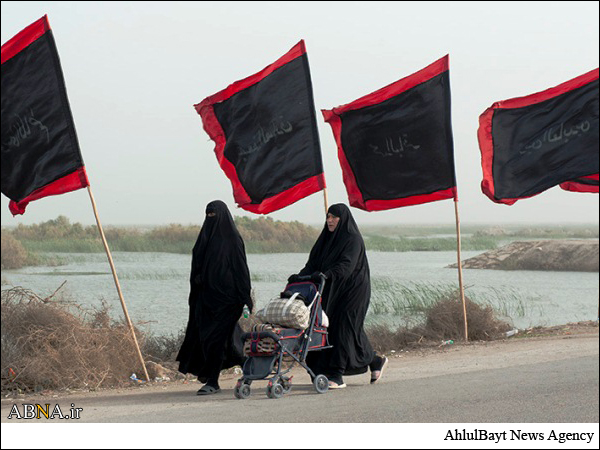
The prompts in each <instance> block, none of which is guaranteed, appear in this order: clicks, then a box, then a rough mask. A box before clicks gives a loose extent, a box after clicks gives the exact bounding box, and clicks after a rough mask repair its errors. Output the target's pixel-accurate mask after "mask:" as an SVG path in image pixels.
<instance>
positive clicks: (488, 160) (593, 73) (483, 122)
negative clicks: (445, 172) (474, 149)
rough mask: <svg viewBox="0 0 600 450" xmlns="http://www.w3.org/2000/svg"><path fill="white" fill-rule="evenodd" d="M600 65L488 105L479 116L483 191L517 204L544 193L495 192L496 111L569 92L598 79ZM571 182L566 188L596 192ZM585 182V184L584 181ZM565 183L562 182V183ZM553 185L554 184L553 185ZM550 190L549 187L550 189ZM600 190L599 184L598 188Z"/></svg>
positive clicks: (503, 201) (533, 102) (496, 200)
mask: <svg viewBox="0 0 600 450" xmlns="http://www.w3.org/2000/svg"><path fill="white" fill-rule="evenodd" d="M598 75H599V69H594V70H590V71H589V72H587V73H584V74H583V75H580V76H578V77H576V78H573V79H572V80H569V81H566V82H564V83H562V84H559V85H558V86H555V87H553V88H550V89H546V90H545V91H542V92H536V93H534V94H531V95H527V96H525V97H516V98H512V99H508V100H502V101H499V102H495V103H494V104H492V106H490V107H489V108H488V109H486V110H485V111H484V112H483V114H481V115H480V116H479V129H478V130H477V138H478V140H479V149H480V151H481V167H482V171H483V180H482V181H481V191H482V192H483V193H484V194H485V195H486V196H487V197H488V198H489V199H490V200H492V201H493V202H495V203H501V204H505V205H513V204H514V203H516V202H517V201H518V200H522V199H526V198H532V197H535V196H536V195H539V194H541V193H542V192H544V191H542V192H538V193H537V194H534V195H531V196H528V197H519V198H503V199H498V198H496V196H495V187H494V177H493V166H494V140H493V137H492V119H493V117H494V112H495V111H496V110H497V109H515V108H523V107H527V106H531V105H535V104H537V103H541V102H544V101H546V100H550V99H552V98H554V97H557V96H559V95H562V94H566V93H567V92H570V91H573V90H575V89H578V88H580V87H582V86H585V85H586V84H589V83H591V82H593V81H595V80H597V79H598ZM567 183H569V187H571V188H574V189H565V188H563V189H565V190H573V191H575V192H593V191H587V190H581V189H583V188H581V189H577V187H576V186H575V184H577V185H580V184H579V183H575V184H574V182H572V181H571V182H565V183H563V184H567ZM580 186H585V185H580ZM561 187H562V184H561ZM550 189H551V188H550ZM546 190H547V189H546ZM595 192H597V187H596V191H595Z"/></svg>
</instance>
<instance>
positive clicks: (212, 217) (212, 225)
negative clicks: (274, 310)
mask: <svg viewBox="0 0 600 450" xmlns="http://www.w3.org/2000/svg"><path fill="white" fill-rule="evenodd" d="M250 289H251V288H250V273H249V271H248V264H247V262H246V252H245V248H244V241H243V240H242V237H241V236H240V233H239V232H238V230H237V229H236V227H235V223H234V221H233V217H232V216H231V213H230V212H229V210H228V209H227V206H226V205H225V203H223V202H221V201H214V202H211V203H209V204H208V206H207V207H206V219H205V221H204V225H203V226H202V230H201V231H200V235H199V236H198V240H197V241H196V245H194V250H193V256H192V271H191V275H190V296H189V306H190V313H189V321H188V326H187V330H186V334H185V339H184V341H183V345H182V346H181V350H180V351H179V354H178V355H177V361H179V362H180V364H179V371H180V372H182V373H192V374H194V375H196V376H198V379H199V380H200V381H201V382H204V383H206V386H203V387H202V389H200V391H198V394H212V393H214V392H218V391H219V384H218V378H219V372H220V371H221V370H223V369H227V368H230V367H233V366H236V365H241V364H242V363H243V361H244V358H243V352H242V342H241V329H240V327H239V325H238V324H237V322H238V319H239V318H240V316H241V314H242V310H243V307H244V304H246V305H248V307H249V308H250V310H252V306H253V305H252V299H251V296H250Z"/></svg>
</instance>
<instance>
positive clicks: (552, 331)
mask: <svg viewBox="0 0 600 450" xmlns="http://www.w3.org/2000/svg"><path fill="white" fill-rule="evenodd" d="M598 335H599V328H598V321H585V322H577V323H568V324H565V325H557V326H551V327H534V328H530V329H526V330H519V332H518V333H517V334H515V335H513V336H511V337H508V338H505V339H500V340H495V341H472V342H468V343H465V342H458V341H457V342H454V343H452V344H442V343H439V344H437V343H436V344H434V343H427V344H423V345H420V346H415V347H412V348H410V349H402V350H397V351H391V352H389V353H388V354H387V356H388V357H389V358H390V369H389V370H394V367H396V366H397V365H398V363H401V366H402V367H403V368H404V369H406V368H407V367H413V368H414V369H418V367H420V365H421V362H422V360H423V358H426V359H427V361H428V364H427V367H428V369H427V370H425V371H423V373H421V371H420V369H419V370H417V371H415V372H412V373H410V374H409V372H404V370H402V371H403V372H404V374H403V375H404V376H406V375H410V376H411V377H415V378H419V377H420V376H427V373H428V370H429V369H431V368H433V367H437V366H440V367H442V366H445V367H446V368H447V371H448V373H452V368H451V366H452V365H453V364H451V365H450V366H447V364H448V362H449V361H450V360H452V361H454V363H456V364H459V365H458V366H457V370H458V367H459V366H460V367H464V366H466V365H468V360H469V359H473V358H482V357H487V355H493V354H494V353H497V354H498V355H497V356H498V357H497V358H493V359H492V358H490V362H489V363H490V364H494V365H497V364H499V362H497V361H502V359H503V355H505V354H511V355H516V354H517V353H518V352H520V351H521V350H523V349H526V352H525V355H527V354H529V352H535V349H536V347H540V348H541V347H543V348H544V353H545V354H546V356H544V360H548V361H550V360H552V359H553V358H555V357H556V358H560V355H559V354H560V353H561V352H564V351H565V350H564V339H571V338H574V339H575V340H576V339H577V338H590V337H592V338H593V337H594V336H596V337H597V336H598ZM554 347H556V350H553V348H554ZM553 353H555V354H553ZM525 358H527V356H526V357H525ZM458 361H460V363H458ZM441 370H443V369H441ZM295 374H296V376H297V378H300V379H304V378H307V380H306V381H308V376H307V375H306V373H305V372H304V370H303V369H298V368H297V369H295ZM239 376H240V369H239V368H238V369H237V370H234V369H232V370H230V371H227V372H225V373H224V374H223V375H222V376H221V380H220V381H221V385H222V387H223V388H224V389H227V388H232V387H233V385H234V384H235V381H236V380H237V379H238V378H239ZM365 377H366V375H365ZM353 378H355V377H353ZM356 378H357V379H358V378H359V377H356ZM365 380H366V378H365ZM186 386H187V389H194V387H195V386H196V387H199V384H198V381H197V380H195V378H192V377H187V378H186V379H178V380H171V381H160V382H156V381H153V382H151V383H140V382H125V383H124V384H123V386H122V387H119V388H111V389H98V390H86V389H72V390H62V391H49V390H45V391H41V392H37V393H25V394H24V393H20V394H19V393H3V395H2V406H3V407H4V406H6V405H7V404H8V403H5V402H13V401H15V400H17V399H18V400H21V399H28V400H32V401H35V399H36V398H44V399H60V398H67V397H72V396H74V395H76V396H77V397H87V398H94V397H96V398H97V397H105V396H108V397H110V396H112V395H120V394H123V393H127V392H130V393H132V394H134V393H135V392H148V390H165V389H166V390H180V389H185V388H186Z"/></svg>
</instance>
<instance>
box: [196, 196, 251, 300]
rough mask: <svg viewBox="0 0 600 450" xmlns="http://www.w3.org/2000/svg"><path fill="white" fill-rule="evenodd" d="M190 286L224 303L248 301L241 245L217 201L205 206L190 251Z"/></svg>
mask: <svg viewBox="0 0 600 450" xmlns="http://www.w3.org/2000/svg"><path fill="white" fill-rule="evenodd" d="M190 282H191V283H192V285H194V283H195V284H199V285H202V286H203V287H204V288H206V289H208V290H209V291H211V292H214V293H215V294H216V295H217V296H218V297H220V300H221V301H226V302H227V303H240V302H241V303H245V302H246V301H248V302H249V301H250V300H249V296H250V274H249V272H248V265H247V262H246V251H245V247H244V241H243V240H242V237H241V236H240V233H239V232H238V230H237V228H236V226H235V222H234V220H233V217H232V215H231V213H230V212H229V209H228V208H227V205H225V203H223V202H222V201H220V200H216V201H213V202H210V203H209V204H208V205H207V206H206V219H205V221H204V225H203V226H202V230H201V231H200V235H199V236H198V240H197V241H196V245H195V246H194V250H193V257H192V271H191V276H190ZM240 297H241V298H242V300H241V301H240V300H239V298H240ZM247 304H248V305H250V304H249V303H247Z"/></svg>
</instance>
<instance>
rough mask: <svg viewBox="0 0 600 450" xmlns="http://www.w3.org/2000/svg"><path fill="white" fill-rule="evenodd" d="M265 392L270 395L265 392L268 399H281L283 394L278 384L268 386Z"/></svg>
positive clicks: (281, 387)
mask: <svg viewBox="0 0 600 450" xmlns="http://www.w3.org/2000/svg"><path fill="white" fill-rule="evenodd" d="M267 390H268V391H271V395H269V393H268V392H267V395H269V397H270V398H281V397H283V394H285V391H284V389H283V386H282V385H281V384H279V383H273V386H270V387H269V388H267Z"/></svg>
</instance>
